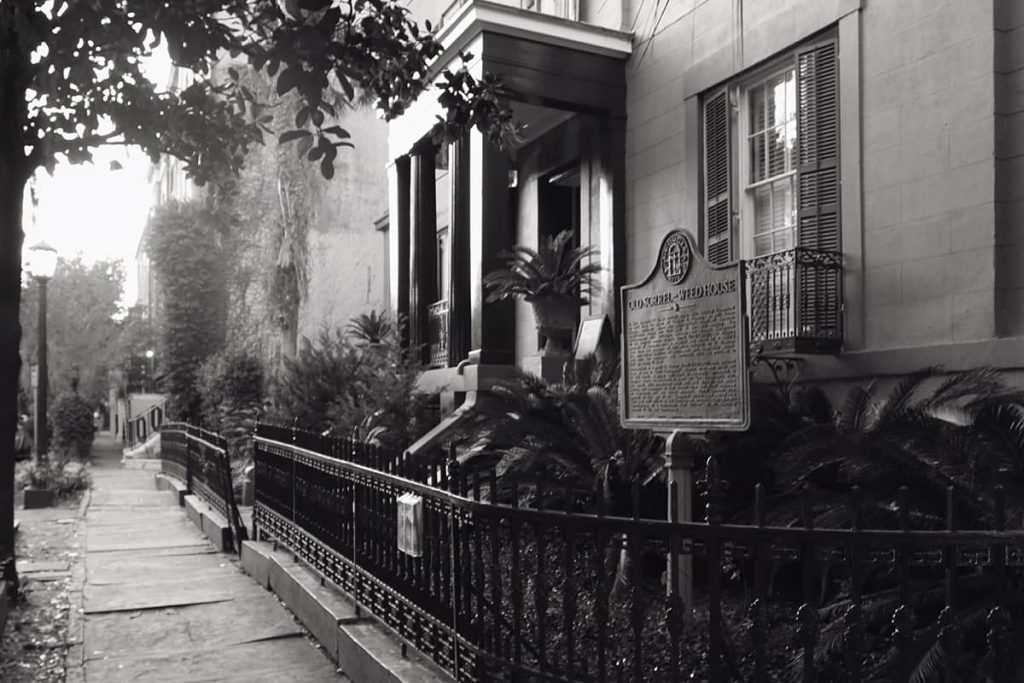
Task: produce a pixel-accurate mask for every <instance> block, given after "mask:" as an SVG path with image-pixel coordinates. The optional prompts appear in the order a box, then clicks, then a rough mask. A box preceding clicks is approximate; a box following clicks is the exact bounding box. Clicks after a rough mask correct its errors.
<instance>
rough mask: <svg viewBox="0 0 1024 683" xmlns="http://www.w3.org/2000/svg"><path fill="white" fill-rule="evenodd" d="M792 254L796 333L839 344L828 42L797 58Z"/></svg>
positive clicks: (833, 77)
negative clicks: (794, 237) (794, 254)
mask: <svg viewBox="0 0 1024 683" xmlns="http://www.w3.org/2000/svg"><path fill="white" fill-rule="evenodd" d="M797 80H798V91H799V95H798V97H799V106H798V107H797V111H798V114H797V158H798V160H799V164H798V166H797V178H798V180H797V188H798V195H799V199H798V202H797V205H798V207H799V208H798V211H797V220H798V223H797V224H798V228H797V230H798V236H797V241H798V244H799V246H800V247H802V250H801V251H799V252H798V254H797V255H798V259H797V263H796V268H797V278H796V279H797V295H798V298H797V301H798V304H799V306H800V309H799V324H800V329H799V330H797V333H798V334H799V335H801V336H803V337H806V338H811V339H822V340H827V341H832V342H834V343H835V344H839V343H841V342H842V315H841V310H842V270H841V265H842V261H841V253H842V243H841V233H840V221H839V217H840V194H841V192H840V183H839V61H838V55H837V45H836V43H835V42H834V41H830V42H826V43H823V44H820V45H815V46H813V47H811V48H810V49H807V50H804V51H801V52H799V53H798V54H797Z"/></svg>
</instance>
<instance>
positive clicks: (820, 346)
mask: <svg viewBox="0 0 1024 683" xmlns="http://www.w3.org/2000/svg"><path fill="white" fill-rule="evenodd" d="M746 270H747V282H748V286H749V294H750V347H751V353H753V354H757V355H763V356H771V355H780V354H786V353H793V354H835V353H838V352H839V351H840V349H841V348H842V345H843V308H842V307H843V292H842V284H843V255H842V254H840V253H837V252H832V251H820V250H816V249H804V248H799V247H798V248H796V249H791V250H789V251H783V252H779V253H776V254H770V255H768V256H761V257H759V258H756V259H753V260H751V261H748V262H747V264H746Z"/></svg>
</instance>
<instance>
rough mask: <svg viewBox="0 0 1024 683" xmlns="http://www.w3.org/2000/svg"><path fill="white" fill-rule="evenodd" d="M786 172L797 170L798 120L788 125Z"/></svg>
mask: <svg viewBox="0 0 1024 683" xmlns="http://www.w3.org/2000/svg"><path fill="white" fill-rule="evenodd" d="M785 136H786V171H792V170H794V169H795V168H796V120H793V121H790V122H789V123H787V124H786V130H785Z"/></svg>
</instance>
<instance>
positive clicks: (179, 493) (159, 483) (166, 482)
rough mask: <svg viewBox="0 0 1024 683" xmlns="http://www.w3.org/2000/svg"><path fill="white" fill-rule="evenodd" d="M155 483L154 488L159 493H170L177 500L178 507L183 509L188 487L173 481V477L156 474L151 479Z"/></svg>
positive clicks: (175, 480)
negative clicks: (172, 493)
mask: <svg viewBox="0 0 1024 683" xmlns="http://www.w3.org/2000/svg"><path fill="white" fill-rule="evenodd" d="M153 480H154V481H155V482H156V488H157V490H159V491H172V492H174V494H175V496H176V497H177V499H178V506H179V507H185V496H187V495H188V487H187V486H186V485H185V484H184V483H183V482H180V481H178V480H177V479H175V478H174V477H168V476H165V475H163V474H159V473H158V474H156V475H154V477H153Z"/></svg>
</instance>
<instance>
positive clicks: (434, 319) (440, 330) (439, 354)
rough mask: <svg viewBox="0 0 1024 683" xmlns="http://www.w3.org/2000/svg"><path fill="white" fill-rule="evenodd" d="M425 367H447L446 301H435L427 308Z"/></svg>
mask: <svg viewBox="0 0 1024 683" xmlns="http://www.w3.org/2000/svg"><path fill="white" fill-rule="evenodd" d="M427 352H428V359H427V365H428V367H431V368H446V367H448V301H447V300H445V301H437V302H434V303H432V304H430V306H429V307H428V308H427Z"/></svg>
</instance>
